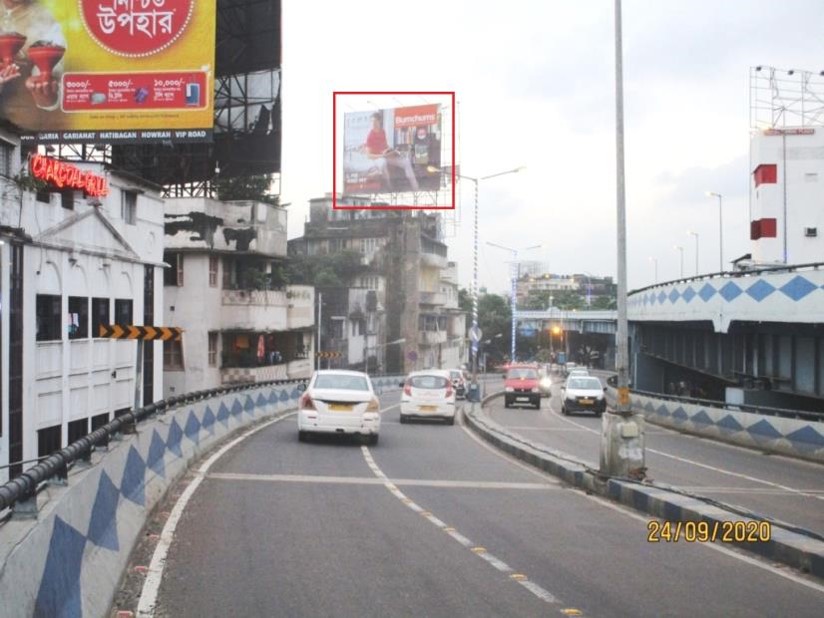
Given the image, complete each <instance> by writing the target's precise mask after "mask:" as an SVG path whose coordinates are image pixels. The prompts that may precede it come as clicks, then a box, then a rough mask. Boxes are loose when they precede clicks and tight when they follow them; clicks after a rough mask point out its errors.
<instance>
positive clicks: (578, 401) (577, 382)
mask: <svg viewBox="0 0 824 618" xmlns="http://www.w3.org/2000/svg"><path fill="white" fill-rule="evenodd" d="M606 390H607V389H606V387H605V386H604V385H602V384H601V380H599V379H598V378H596V377H593V376H570V377H569V378H567V381H566V384H564V386H563V387H561V391H562V395H563V397H562V401H561V414H564V415H567V414H569V413H570V412H594V413H595V415H596V416H601V414H603V413H604V412H605V411H606V409H607V399H606V396H605V392H606Z"/></svg>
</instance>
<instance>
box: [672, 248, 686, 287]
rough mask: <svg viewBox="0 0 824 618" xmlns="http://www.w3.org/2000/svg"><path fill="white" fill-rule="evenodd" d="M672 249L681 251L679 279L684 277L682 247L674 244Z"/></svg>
mask: <svg viewBox="0 0 824 618" xmlns="http://www.w3.org/2000/svg"><path fill="white" fill-rule="evenodd" d="M674 249H676V250H677V251H680V252H681V277H680V278H681V279H683V278H684V247H682V246H681V245H675V247H674Z"/></svg>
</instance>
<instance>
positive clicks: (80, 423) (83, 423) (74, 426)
mask: <svg viewBox="0 0 824 618" xmlns="http://www.w3.org/2000/svg"><path fill="white" fill-rule="evenodd" d="M88 433H89V419H87V418H81V419H79V420H76V421H70V422H69V441H68V444H71V443H72V442H77V441H78V440H79V439H80V438H82V437H83V436H85V435H88Z"/></svg>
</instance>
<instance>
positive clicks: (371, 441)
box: [366, 433, 378, 446]
mask: <svg viewBox="0 0 824 618" xmlns="http://www.w3.org/2000/svg"><path fill="white" fill-rule="evenodd" d="M366 443H367V444H368V445H369V446H377V445H378V434H376V433H373V434H372V435H371V436H369V437H368V438H366Z"/></svg>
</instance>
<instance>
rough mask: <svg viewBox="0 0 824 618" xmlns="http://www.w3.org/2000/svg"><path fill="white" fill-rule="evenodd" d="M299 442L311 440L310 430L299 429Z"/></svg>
mask: <svg viewBox="0 0 824 618" xmlns="http://www.w3.org/2000/svg"><path fill="white" fill-rule="evenodd" d="M298 442H309V432H307V431H298Z"/></svg>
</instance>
